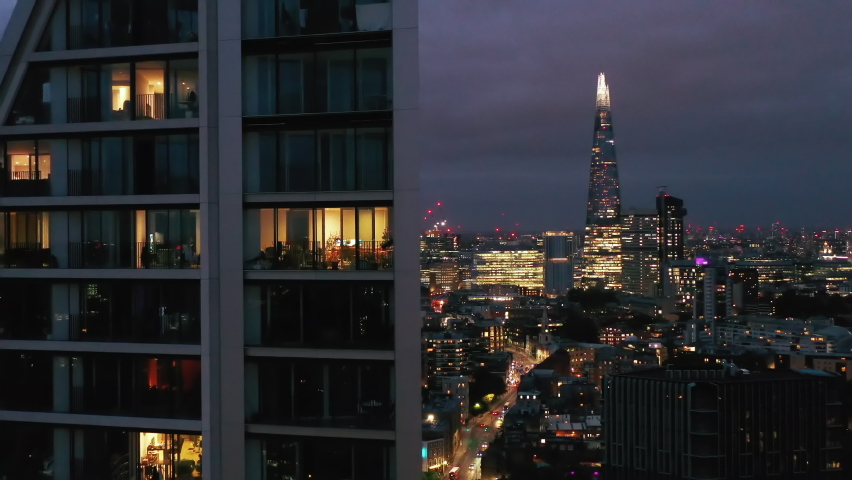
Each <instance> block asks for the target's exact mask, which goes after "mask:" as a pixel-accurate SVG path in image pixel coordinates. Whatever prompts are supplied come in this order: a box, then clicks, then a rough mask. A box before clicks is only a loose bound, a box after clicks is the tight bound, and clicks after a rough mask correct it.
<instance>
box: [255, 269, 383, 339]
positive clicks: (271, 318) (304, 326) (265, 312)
mask: <svg viewBox="0 0 852 480" xmlns="http://www.w3.org/2000/svg"><path fill="white" fill-rule="evenodd" d="M244 298H245V322H246V328H245V332H246V344H247V345H257V346H267V347H317V348H369V349H382V350H384V349H392V348H393V332H394V330H393V318H392V317H391V303H390V301H391V283H390V282H341V281H338V282H323V281H315V282H280V283H278V282H276V283H269V282H253V283H249V284H247V285H246V287H245V293H244Z"/></svg>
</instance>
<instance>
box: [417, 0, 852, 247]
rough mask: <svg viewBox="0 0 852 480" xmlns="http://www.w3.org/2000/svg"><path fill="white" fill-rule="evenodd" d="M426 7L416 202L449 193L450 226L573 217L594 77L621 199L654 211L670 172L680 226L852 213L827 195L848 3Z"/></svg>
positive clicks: (556, 225) (835, 173) (844, 157)
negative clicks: (612, 126)
mask: <svg viewBox="0 0 852 480" xmlns="http://www.w3.org/2000/svg"><path fill="white" fill-rule="evenodd" d="M421 10H422V12H421V13H422V15H421V35H422V39H421V58H420V60H421V64H422V65H423V68H422V69H421V74H422V78H421V85H422V100H423V120H422V122H423V130H424V135H425V139H424V145H425V152H424V162H423V164H422V173H421V185H422V187H421V191H422V192H423V208H424V209H427V208H430V205H434V204H435V202H438V201H440V202H443V203H444V205H445V207H446V209H447V215H448V217H451V218H452V219H453V220H452V222H453V223H456V225H454V226H453V227H454V228H455V227H456V226H458V225H461V226H462V227H463V228H462V230H463V231H467V232H472V231H489V230H490V231H494V228H495V227H496V226H498V224H499V223H500V222H501V220H502V219H501V216H502V215H501V214H502V213H505V214H506V217H510V219H511V220H514V222H504V227H505V226H508V225H509V224H511V225H514V223H515V222H517V223H520V226H519V227H517V229H518V230H525V231H535V230H540V231H543V230H549V229H575V230H576V229H579V228H581V227H582V225H583V223H584V216H585V206H586V192H587V182H588V157H587V154H588V150H587V149H588V134H589V130H590V129H591V125H590V122H589V118H590V117H591V115H592V114H593V112H594V110H593V109H594V105H593V104H592V102H591V99H590V96H589V94H588V92H589V89H590V88H593V85H592V83H591V82H592V81H593V75H596V74H597V73H598V72H606V74H607V80H608V83H610V84H611V85H613V88H614V94H613V99H612V102H613V108H614V109H615V110H617V117H618V119H617V121H618V136H619V154H620V159H619V163H620V169H619V170H620V172H619V173H620V176H621V189H622V205H623V206H624V207H625V208H652V207H653V206H654V197H655V196H656V192H657V187H658V186H660V185H666V186H667V187H668V188H667V191H669V192H670V193H671V194H672V195H675V196H677V197H680V198H682V199H683V200H684V202H685V203H686V205H687V206H688V208H689V216H687V218H686V223H692V224H702V225H712V224H714V223H717V224H718V225H719V226H720V227H722V226H736V225H740V224H745V225H746V226H748V227H750V226H752V225H760V226H763V227H764V228H768V227H769V225H770V223H773V222H776V221H780V222H782V223H784V224H788V225H792V226H806V227H832V228H833V227H841V228H845V227H848V226H849V223H850V222H849V220H848V219H847V216H846V215H844V214H843V213H841V211H840V210H839V209H834V208H831V205H834V204H836V202H838V201H840V202H843V201H844V195H846V199H847V200H848V194H845V193H844V192H846V191H848V190H847V189H846V187H845V185H844V182H845V181H844V180H842V179H844V178H848V177H849V174H850V173H852V166H850V164H849V162H848V158H849V153H848V152H849V150H850V141H849V139H848V137H847V136H846V135H845V134H844V133H843V125H844V124H849V122H850V121H852V113H850V109H849V108H848V105H849V103H850V98H849V97H850V93H849V90H848V88H847V87H846V85H848V79H849V75H850V71H849V67H848V65H849V62H848V61H846V60H844V59H849V58H850V57H852V46H850V44H849V43H848V42H847V41H846V37H847V35H848V33H847V31H846V25H845V22H844V21H843V20H842V19H843V18H847V17H848V16H849V15H850V14H852V5H850V4H848V3H841V2H830V3H821V4H818V5H810V4H809V5H807V6H794V5H789V4H788V5H781V4H774V3H773V4H769V3H765V2H751V3H749V4H744V5H738V8H737V9H735V10H731V9H729V8H727V7H726V6H725V5H722V4H718V5H706V4H697V3H672V2H665V3H664V2H642V3H637V4H627V5H625V4H621V3H620V4H618V5H617V8H615V7H614V4H612V3H610V2H595V3H592V4H570V3H563V2H542V3H538V4H537V6H536V8H527V7H522V6H521V5H520V4H508V3H502V2H492V3H489V6H488V8H483V7H482V6H481V5H479V4H474V3H473V2H431V3H428V4H423V8H422V9H421ZM844 12H845V13H844ZM473 19H475V22H474V21H473ZM602 28H603V29H604V30H605V32H601V29H602ZM820 118H830V119H831V122H829V123H823V122H820V121H818V119H820ZM816 150H819V151H821V152H823V153H822V154H821V155H819V156H815V155H814V153H813V152H814V151H816ZM803 180H804V181H803Z"/></svg>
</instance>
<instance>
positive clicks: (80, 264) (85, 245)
mask: <svg viewBox="0 0 852 480" xmlns="http://www.w3.org/2000/svg"><path fill="white" fill-rule="evenodd" d="M200 262H201V260H200V255H197V254H196V253H195V252H193V251H192V250H191V249H187V248H186V247H184V246H183V245H170V244H168V243H149V242H131V243H125V244H107V243H104V242H71V243H69V244H68V268H198V267H200V266H201V263H200Z"/></svg>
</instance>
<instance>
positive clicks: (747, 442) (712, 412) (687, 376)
mask: <svg viewBox="0 0 852 480" xmlns="http://www.w3.org/2000/svg"><path fill="white" fill-rule="evenodd" d="M843 388H844V387H843V378H842V377H841V376H840V375H837V374H832V373H827V372H823V371H818V370H797V371H790V370H786V371H785V370H770V371H765V372H751V373H750V372H749V371H747V370H741V369H739V368H737V367H736V366H735V365H733V364H726V365H724V366H721V365H713V364H709V365H708V364H702V365H700V366H688V365H684V366H681V367H677V368H676V367H675V366H670V368H660V369H653V370H645V371H639V372H632V373H625V374H618V375H610V376H608V377H607V378H606V380H605V382H604V392H603V393H604V397H603V398H604V409H603V424H604V432H603V433H604V435H603V438H604V441H605V444H606V448H605V450H604V451H605V452H606V454H605V464H606V469H607V470H608V472H607V478H619V479H650V478H655V479H681V478H702V479H716V480H734V479H740V478H743V479H744V478H785V479H788V478H789V479H803V480H804V479H812V478H821V479H841V478H848V477H849V473H848V472H846V471H844V470H845V460H844V456H845V451H844V443H845V437H846V427H847V422H846V417H847V414H846V409H845V406H844V404H843Z"/></svg>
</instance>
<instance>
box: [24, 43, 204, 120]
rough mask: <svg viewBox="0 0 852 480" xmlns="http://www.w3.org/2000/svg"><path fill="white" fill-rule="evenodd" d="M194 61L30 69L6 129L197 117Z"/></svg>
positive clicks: (156, 61) (196, 80) (195, 66)
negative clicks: (27, 126)
mask: <svg viewBox="0 0 852 480" xmlns="http://www.w3.org/2000/svg"><path fill="white" fill-rule="evenodd" d="M198 93H199V92H198V60H197V59H175V60H168V61H166V60H159V61H158V60H149V61H140V62H129V63H114V64H87V65H71V66H66V65H53V66H51V65H34V66H31V67H30V68H29V71H28V72H27V75H26V78H25V81H24V83H23V85H22V87H21V90H20V91H19V92H18V95H17V97H16V99H15V103H14V106H13V107H12V112H11V113H10V114H9V118H8V119H7V124H8V125H28V124H45V123H53V124H57V123H83V122H110V121H127V120H165V119H167V118H197V117H198Z"/></svg>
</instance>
